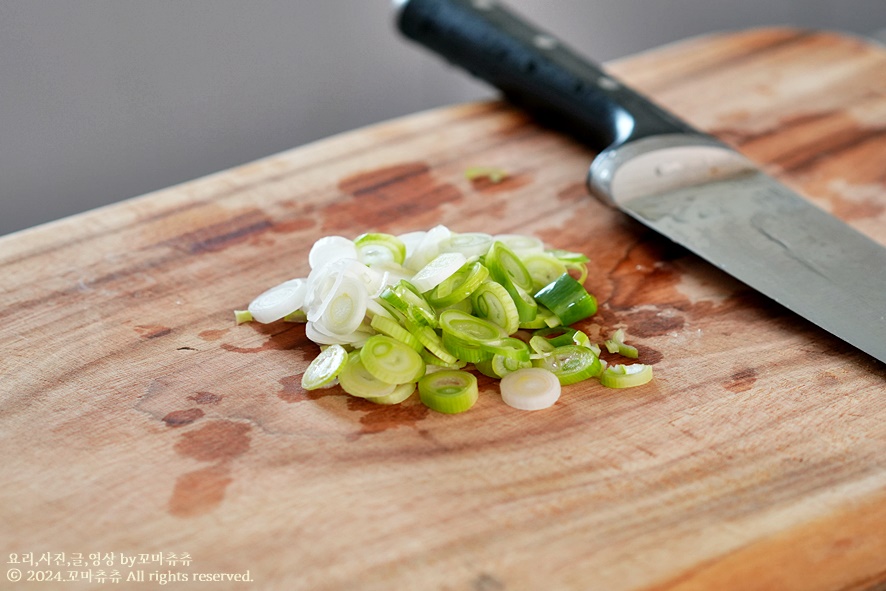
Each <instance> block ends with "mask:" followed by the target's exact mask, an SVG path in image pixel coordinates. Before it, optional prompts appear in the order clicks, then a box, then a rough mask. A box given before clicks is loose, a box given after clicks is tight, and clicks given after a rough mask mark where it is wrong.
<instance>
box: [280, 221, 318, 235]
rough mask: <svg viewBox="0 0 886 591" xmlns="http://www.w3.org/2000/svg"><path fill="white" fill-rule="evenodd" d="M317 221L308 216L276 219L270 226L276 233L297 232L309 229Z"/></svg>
mask: <svg viewBox="0 0 886 591" xmlns="http://www.w3.org/2000/svg"><path fill="white" fill-rule="evenodd" d="M316 223H317V221H316V220H315V219H313V218H309V217H299V218H293V219H291V220H282V221H277V222H275V223H274V225H273V226H271V231H272V232H275V233H278V234H289V233H290V232H298V231H300V230H309V229H311V228H313V227H314V225H315V224H316Z"/></svg>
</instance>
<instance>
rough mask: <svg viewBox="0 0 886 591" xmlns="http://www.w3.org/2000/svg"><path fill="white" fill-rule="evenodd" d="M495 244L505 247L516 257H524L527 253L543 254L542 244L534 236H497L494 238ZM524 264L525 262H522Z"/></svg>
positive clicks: (543, 246)
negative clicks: (498, 243)
mask: <svg viewBox="0 0 886 591" xmlns="http://www.w3.org/2000/svg"><path fill="white" fill-rule="evenodd" d="M494 238H495V240H496V241H497V242H501V243H502V244H504V245H505V246H507V247H508V248H509V249H511V251H513V253H514V254H516V255H517V256H521V257H525V256H526V255H527V254H529V253H534V252H544V249H545V245H544V243H543V242H542V241H541V240H540V239H538V238H536V237H535V236H526V235H524V234H497V235H496V236H494ZM524 262H525V261H524Z"/></svg>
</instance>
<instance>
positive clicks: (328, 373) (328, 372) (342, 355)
mask: <svg viewBox="0 0 886 591" xmlns="http://www.w3.org/2000/svg"><path fill="white" fill-rule="evenodd" d="M347 362H348V352H347V351H346V350H345V348H344V347H342V346H341V345H329V346H328V347H326V348H325V349H323V351H321V352H320V354H319V355H317V356H316V357H315V358H314V360H313V361H311V363H310V365H308V368H307V369H306V370H305V373H303V374H302V376H301V387H302V388H304V389H305V390H316V389H318V388H323V387H325V386H328V385H329V384H330V383H332V381H333V380H334V379H335V378H337V377H338V374H339V373H341V370H342V369H344V367H345V364H346V363H347Z"/></svg>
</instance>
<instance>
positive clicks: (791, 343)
mask: <svg viewBox="0 0 886 591" xmlns="http://www.w3.org/2000/svg"><path fill="white" fill-rule="evenodd" d="M610 67H611V69H612V70H613V71H614V72H616V73H617V74H618V75H619V76H620V77H622V78H623V79H624V80H625V81H627V82H628V83H630V84H633V85H635V86H636V87H637V88H639V89H641V90H643V91H645V92H647V93H649V95H650V96H652V97H653V98H654V99H656V100H657V101H659V102H660V103H662V104H663V105H665V106H666V107H668V108H670V109H672V110H674V111H675V112H677V113H678V114H680V115H681V116H683V117H685V118H686V119H688V120H689V121H690V122H691V123H693V124H695V125H697V126H699V127H702V128H705V129H707V130H710V131H712V132H713V133H715V134H716V135H718V136H719V137H721V138H723V139H725V140H726V141H729V142H732V143H734V144H735V145H736V146H738V147H739V148H740V149H741V150H742V151H744V152H745V153H746V154H748V155H749V156H750V157H751V158H753V159H755V160H757V161H758V162H759V163H760V164H761V165H762V166H763V167H764V168H766V169H767V170H768V171H769V172H771V173H773V174H774V175H776V176H778V177H779V178H781V179H782V180H783V181H784V182H786V183H788V184H790V185H791V186H793V187H795V188H796V189H797V190H798V191H800V192H802V193H803V194H804V195H806V196H807V197H808V198H809V199H810V200H811V201H813V202H814V203H816V204H818V205H819V206H821V207H823V208H825V209H826V210H828V211H831V212H832V213H833V214H834V215H837V216H839V217H841V218H843V219H845V220H846V221H847V222H848V223H850V224H852V225H853V226H854V227H856V228H858V229H859V230H860V231H862V232H864V233H866V234H868V235H869V236H871V237H872V238H874V239H875V240H878V241H880V242H881V243H884V244H886V166H884V163H886V135H884V134H886V52H884V51H883V49H882V48H879V47H876V46H873V45H870V44H867V43H865V42H864V41H862V40H859V39H854V38H847V37H843V36H839V35H833V34H827V33H813V32H803V31H795V30H787V29H766V30H753V31H746V32H740V33H729V34H720V35H713V36H707V37H701V38H695V39H691V40H688V41H685V42H682V43H679V44H674V45H670V46H667V47H664V48H661V49H659V50H656V51H652V52H648V53H645V54H642V55H638V56H634V57H631V58H628V59H625V60H621V61H619V62H616V63H613V64H610ZM592 156H593V154H592V153H591V152H590V151H588V150H587V149H586V148H584V147H583V146H581V145H579V144H577V143H575V142H573V141H571V140H569V139H568V138H565V137H562V136H560V135H557V134H555V133H552V132H550V131H547V130H545V129H543V128H541V127H539V126H537V125H536V124H534V123H533V122H532V121H530V120H529V119H528V118H527V117H526V116H525V115H524V114H522V113H521V112H519V111H516V110H513V109H511V108H509V107H508V106H507V105H505V104H501V103H497V102H490V103H478V104H467V105H459V106H453V107H450V108H445V109H440V110H435V111H431V112H427V113H421V114H417V115H413V116H410V117H406V118H403V119H399V120H396V121H392V122H389V123H385V124H381V125H378V126H374V127H370V128H366V129H361V130H357V131H354V132H351V133H347V134H343V135H340V136H336V137H333V138H329V139H327V140H324V141H321V142H318V143H315V144H312V145H309V146H304V147H301V148H297V149H294V150H291V151H288V152H284V153H282V154H279V155H276V156H273V157H270V158H267V159H264V160H260V161H258V162H254V163H250V164H247V165H245V166H241V167H238V168H235V169H232V170H228V171H224V172H221V173H219V174H216V175H212V176H209V177H206V178H203V179H199V180H196V181H194V182H191V183H187V184H184V185H180V186H177V187H172V188H170V189H167V190H164V191H160V192H157V193H154V194H150V195H146V196H143V197H140V198H137V199H132V200H128V201H125V202H122V203H120V204H118V205H114V206H110V207H106V208H102V209H100V210H96V211H93V212H89V213H86V214H83V215H79V216H75V217H72V218H68V219H65V220H61V221H59V222H55V223H52V224H48V225H45V226H41V227H37V228H33V229H30V230H27V231H24V232H20V233H17V234H13V235H10V236H7V237H4V238H2V239H0V269H2V272H3V281H2V287H0V396H2V398H0V454H2V457H3V458H4V460H3V467H2V469H0V470H2V472H0V474H2V478H0V518H2V519H0V523H2V528H0V550H2V554H0V556H2V557H4V559H6V558H7V557H8V556H9V555H10V554H11V553H16V554H24V553H28V552H33V553H36V554H37V555H39V554H41V553H44V552H52V553H60V552H66V553H67V558H66V560H67V561H70V559H71V556H72V555H73V553H84V554H88V553H92V552H104V553H108V552H112V553H117V554H118V555H119V553H126V554H139V553H145V554H148V553H157V552H163V553H176V554H177V555H180V554H182V553H188V554H189V555H190V556H191V557H192V562H191V563H190V564H189V565H187V566H183V565H176V566H174V565H166V564H159V563H149V564H145V565H137V566H134V567H131V568H130V567H125V566H123V565H120V564H117V565H116V566H114V567H110V566H103V567H102V568H104V570H105V571H107V572H108V573H109V572H110V571H112V570H114V569H115V568H116V570H118V571H119V572H120V573H121V576H122V577H123V578H124V579H125V578H126V576H127V575H128V573H130V572H133V571H135V570H138V569H139V568H141V570H143V571H144V572H145V573H146V576H147V575H150V573H155V574H158V573H166V572H167V571H169V572H173V571H174V572H181V573H184V574H188V575H190V576H191V577H193V576H194V574H195V573H245V572H246V571H247V570H248V571H249V573H250V577H251V578H252V580H253V582H251V583H242V584H239V587H238V586H237V585H234V584H225V588H262V589H311V590H333V589H385V590H387V589H448V590H461V589H464V590H475V591H492V590H516V589H606V590H613V591H617V590H622V589H624V590H656V591H672V590H681V591H682V590H688V589H772V590H776V589H777V590H787V589H803V590H810V589H821V590H837V589H847V590H848V589H852V590H857V589H878V588H883V586H884V585H886V397H884V393H886V369H884V367H883V366H882V364H878V363H877V362H875V361H873V360H872V359H870V358H869V357H867V356H865V355H863V354H861V353H859V352H857V351H855V350H853V349H851V348H849V347H847V346H846V345H844V344H843V343H842V342H840V341H839V340H837V339H835V338H833V337H831V336H829V335H828V334H825V333H823V332H822V331H820V330H818V329H816V328H815V327H813V326H812V325H810V324H809V323H807V322H806V321H804V320H802V319H799V318H798V317H796V316H794V315H792V314H791V313H789V312H787V311H785V310H783V309H781V308H779V307H778V306H776V305H774V304H772V303H771V302H769V301H767V300H766V299H765V298H763V297H761V296H759V295H757V294H755V293H753V292H751V291H750V290H748V289H747V288H746V287H744V286H743V285H741V284H739V283H737V282H735V281H734V280H732V279H730V278H729V277H727V276H725V275H723V274H722V273H720V272H718V271H716V270H714V269H712V268H711V267H709V266H707V265H705V264H703V263H702V262H700V261H699V260H697V259H695V258H694V257H692V256H689V255H687V254H686V253H685V252H684V251H682V250H681V249H679V248H676V247H674V246H672V245H670V244H669V243H667V242H666V241H664V240H662V239H660V238H659V237H657V236H654V235H652V234H651V233H650V232H648V231H647V230H645V229H644V228H642V227H640V226H639V225H637V224H635V223H633V222H631V221H630V220H628V219H626V218H625V217H624V216H622V215H620V214H618V213H617V212H615V211H613V210H610V209H607V208H606V207H605V206H603V205H602V204H600V203H598V202H596V201H595V200H593V199H591V198H589V197H588V196H587V195H586V192H585V190H584V187H583V179H584V175H585V172H586V168H587V165H588V162H589V161H590V159H591V157H592ZM472 165H483V166H497V167H502V168H505V169H507V170H509V171H510V172H511V177H510V178H509V179H508V180H507V181H506V182H504V183H501V184H498V185H490V184H483V183H473V184H472V183H470V182H468V181H467V180H465V179H464V178H463V174H462V173H463V171H464V170H465V169H466V168H467V167H469V166H472ZM438 223H443V224H446V225H449V226H450V227H452V228H453V229H454V230H456V231H462V232H463V231H489V232H501V233H503V232H524V233H532V234H535V235H538V236H540V237H541V238H543V239H544V240H545V241H546V242H548V243H550V244H553V245H555V246H558V247H561V248H566V249H571V250H578V251H582V252H586V253H588V254H589V255H591V257H592V259H593V260H592V263H591V264H590V275H589V278H588V281H587V285H588V287H589V288H590V289H591V291H593V292H594V293H595V295H596V296H597V297H598V299H599V301H600V303H601V306H600V313H599V314H598V315H597V316H596V317H595V318H593V319H592V320H589V321H585V322H583V323H581V327H582V328H584V329H585V330H587V331H588V332H589V333H591V334H592V335H593V336H594V337H601V336H605V335H606V334H607V333H608V332H609V331H612V330H614V329H615V328H618V327H624V328H625V329H626V330H627V332H628V334H629V335H630V336H631V339H632V341H633V342H635V343H636V344H637V346H638V347H639V349H640V352H641V358H642V359H643V360H646V361H647V362H649V363H653V364H654V365H655V371H656V376H657V377H656V379H655V380H654V382H653V383H651V384H649V385H648V386H644V387H642V388H636V389H633V390H627V391H609V390H605V389H603V388H601V387H600V386H599V385H597V384H595V383H592V382H587V383H582V384H578V385H575V386H572V387H569V388H567V389H566V390H565V391H564V394H563V397H562V398H561V401H560V402H559V403H558V404H557V405H556V406H555V407H554V408H552V409H550V410H548V411H544V412H538V413H523V412H519V411H515V410H513V409H510V408H509V407H507V406H505V405H504V404H503V403H502V402H501V400H500V398H499V397H498V395H497V392H496V386H495V384H494V383H492V382H491V381H489V380H482V381H481V390H482V392H481V398H480V401H479V402H478V403H477V405H476V407H475V408H474V409H472V411H471V412H469V413H465V414H463V415H457V416H443V415H439V414H436V413H433V412H430V411H428V410H427V409H426V408H425V407H423V406H422V405H421V404H420V403H419V402H418V401H417V400H415V399H410V400H408V401H407V402H405V403H404V404H402V405H400V406H398V407H393V408H386V407H378V406H374V405H372V404H371V403H368V402H366V401H362V400H358V399H354V398H350V397H348V396H347V395H345V394H344V393H342V392H341V391H340V390H339V389H338V388H333V389H330V390H325V391H320V392H305V391H303V390H302V389H301V388H300V386H299V384H300V377H301V373H302V372H303V371H304V368H305V367H306V365H307V364H308V363H309V361H310V359H311V358H312V357H313V356H314V355H315V354H316V353H317V351H318V349H317V347H316V346H315V345H313V344H312V343H310V342H309V341H308V340H307V339H306V337H305V334H304V329H303V328H302V327H301V326H299V325H292V324H286V323H277V324H272V325H268V326H258V325H242V326H235V325H234V323H233V318H232V310H233V309H235V308H242V307H244V306H245V305H246V304H247V303H248V301H249V300H250V299H251V298H252V297H253V296H255V295H256V294H257V293H259V292H260V291H262V290H263V289H264V288H265V287H267V286H270V285H272V284H275V283H277V282H279V281H282V280H285V279H289V278H291V277H296V276H302V275H305V274H306V272H307V263H306V259H307V252H308V249H309V248H310V245H311V243H312V242H313V240H315V239H316V238H318V237H319V236H321V235H326V234H342V235H347V236H356V235H357V234H359V233H361V232H365V231H368V230H377V231H387V232H405V231H410V230H415V229H422V228H429V227H431V226H433V225H435V224H438ZM7 562H8V560H7ZM7 566H8V567H9V566H13V565H7ZM27 568H29V567H24V569H23V570H27ZM30 568H32V569H33V568H34V567H30ZM53 568H56V567H53ZM90 568H92V567H90ZM57 570H61V571H62V572H63V573H67V572H68V571H69V570H72V569H71V568H70V567H68V566H58V567H57ZM78 570H86V568H85V567H84V568H80V569H78ZM93 570H97V567H95V568H93ZM0 579H2V577H0ZM5 584H6V582H5V581H4V582H3V583H0V587H2V586H3V585H5ZM33 584H34V585H36V584H37V583H33ZM158 584H159V583H157V582H156V581H155V582H153V583H149V582H145V583H126V582H125V580H124V581H121V583H119V584H118V585H117V586H118V587H120V588H146V587H149V586H157V585H158ZM22 585H24V584H22ZM200 585H201V584H200V583H195V582H191V583H188V584H185V583H179V588H190V587H196V586H200ZM52 587H53V586H52V585H51V584H49V583H42V584H41V588H52ZM55 587H56V588H60V589H81V588H82V589H87V588H94V587H96V582H95V581H93V582H92V583H89V582H88V581H80V582H65V583H58V584H57V585H56V586H55ZM170 587H172V586H171V585H170Z"/></svg>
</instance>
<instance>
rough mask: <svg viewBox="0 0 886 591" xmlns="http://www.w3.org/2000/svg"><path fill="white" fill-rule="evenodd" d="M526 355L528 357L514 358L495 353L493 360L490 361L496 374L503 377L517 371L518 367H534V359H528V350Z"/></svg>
mask: <svg viewBox="0 0 886 591" xmlns="http://www.w3.org/2000/svg"><path fill="white" fill-rule="evenodd" d="M526 356H527V359H525V360H520V359H514V358H513V357H505V356H504V355H499V354H496V355H493V357H492V360H491V361H490V364H491V369H492V371H493V372H494V373H495V375H496V376H498V377H500V378H503V377H505V376H506V375H508V374H509V373H512V372H515V371H517V370H518V369H525V368H528V367H532V361H530V360H529V359H528V357H529V354H528V352H527V354H526Z"/></svg>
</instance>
